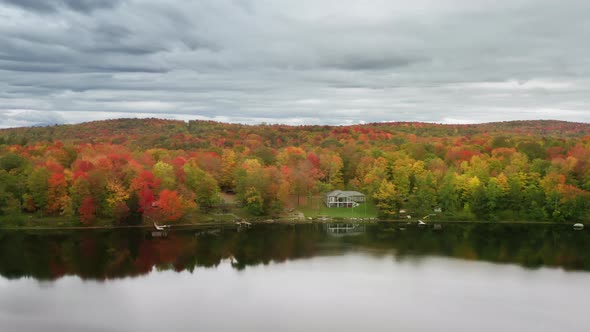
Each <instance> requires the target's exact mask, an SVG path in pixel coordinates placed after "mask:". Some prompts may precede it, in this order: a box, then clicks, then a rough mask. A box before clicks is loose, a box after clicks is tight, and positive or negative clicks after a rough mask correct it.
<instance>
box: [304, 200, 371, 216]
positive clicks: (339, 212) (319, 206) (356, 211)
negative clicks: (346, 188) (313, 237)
mask: <svg viewBox="0 0 590 332" xmlns="http://www.w3.org/2000/svg"><path fill="white" fill-rule="evenodd" d="M297 210H299V211H301V212H303V214H305V217H312V218H313V217H317V216H329V217H332V218H375V217H377V215H378V210H377V207H376V206H375V204H374V203H373V202H372V201H370V200H369V201H367V202H365V203H361V204H360V205H359V206H358V207H355V208H328V207H326V205H325V204H324V202H323V201H322V198H321V197H319V196H317V197H312V198H311V199H308V200H307V202H306V203H305V204H302V205H300V206H299V207H298V208H297Z"/></svg>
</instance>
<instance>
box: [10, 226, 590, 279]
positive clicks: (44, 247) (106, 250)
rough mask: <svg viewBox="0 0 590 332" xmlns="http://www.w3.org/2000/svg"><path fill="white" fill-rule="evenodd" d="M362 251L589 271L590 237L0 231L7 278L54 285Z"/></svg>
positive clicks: (552, 231) (451, 231) (376, 231)
mask: <svg viewBox="0 0 590 332" xmlns="http://www.w3.org/2000/svg"><path fill="white" fill-rule="evenodd" d="M350 251H362V252H366V253H370V254H371V255H374V256H384V255H386V254H389V253H391V252H393V253H394V254H395V256H396V257H397V258H408V257H420V256H424V255H437V256H448V257H456V258H461V259H468V260H483V261H490V262H499V263H515V264H519V265H522V266H526V267H530V268H536V267H541V266H553V267H562V268H564V269H568V270H586V271H588V270H590V255H587V253H588V252H589V251H590V235H589V233H588V232H587V231H586V230H584V231H573V230H572V229H571V227H570V226H569V225H506V224H468V225H465V224H453V225H445V227H444V229H442V230H440V229H435V228H433V227H426V228H419V227H417V226H415V225H404V227H403V230H402V229H400V227H399V225H392V224H377V225H357V224H332V225H319V224H313V225H298V226H292V225H258V226H253V227H252V228H250V229H247V230H242V231H240V232H238V231H237V230H236V229H222V228H216V229H199V230H195V229H193V230H171V231H168V233H167V234H166V236H154V235H153V234H152V232H151V231H144V230H116V231H76V232H66V231H56V232H45V231H43V232H42V231H30V232H21V231H19V232H17V231H0V275H2V276H3V277H5V278H8V279H14V278H21V277H33V278H36V279H40V280H54V279H58V278H61V277H63V276H66V275H76V276H79V277H81V278H83V279H95V280H105V279H110V278H121V277H132V276H138V275H142V274H146V273H149V272H150V271H152V270H153V269H154V268H156V269H158V270H174V271H189V272H193V271H194V270H195V269H197V268H201V267H214V266H218V265H219V264H220V263H221V262H222V261H223V260H227V261H230V262H231V266H232V267H233V268H234V269H238V270H241V269H244V268H246V267H247V266H252V265H258V264H268V263H269V262H284V261H286V260H292V259H299V258H306V257H314V256H324V255H333V254H335V253H336V254H338V253H343V252H350Z"/></svg>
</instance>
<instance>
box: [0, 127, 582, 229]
mask: <svg viewBox="0 0 590 332" xmlns="http://www.w3.org/2000/svg"><path fill="white" fill-rule="evenodd" d="M589 163H590V125H589V124H585V123H571V122H562V121H513V122H500V123H487V124H472V125H442V124H428V123H372V124H362V125H352V126H287V125H270V124H262V125H254V126H252V125H242V124H227V123H219V122H212V121H189V122H183V121H172V120H160V119H119V120H107V121H97V122H89V123H83V124H77V125H57V126H48V127H31V128H14V129H4V130H0V214H1V215H4V216H12V215H22V214H23V213H24V214H27V213H28V214H33V215H37V216H68V217H75V218H79V220H80V221H81V222H82V223H85V224H92V223H93V222H94V221H95V220H96V218H102V219H109V220H112V222H113V223H132V222H141V221H146V220H158V221H175V220H178V219H181V218H182V217H183V216H184V215H186V214H187V213H190V212H191V211H196V210H200V211H205V212H207V211H213V210H215V209H217V208H219V202H220V200H219V193H220V192H230V193H235V195H236V198H237V199H238V201H240V202H241V205H242V206H243V207H244V209H246V210H247V211H248V212H249V213H250V214H251V215H278V214H280V213H281V211H283V210H284V209H285V208H287V207H294V206H295V207H296V205H297V202H299V198H301V197H309V196H317V195H320V194H322V193H324V192H327V191H329V190H332V189H350V190H358V191H361V192H363V193H365V194H367V196H368V197H369V198H370V199H371V200H372V201H374V202H375V203H376V205H377V206H378V208H379V210H380V214H381V215H382V217H385V218H398V217H399V215H398V212H399V210H400V209H406V210H408V211H412V212H414V211H415V213H420V214H421V213H425V214H427V213H429V212H432V211H433V209H435V208H440V210H442V212H441V215H442V216H443V217H445V218H449V219H467V220H473V219H478V220H552V221H565V220H587V219H588V218H589V217H590V213H589V212H590V195H589V191H590V165H589Z"/></svg>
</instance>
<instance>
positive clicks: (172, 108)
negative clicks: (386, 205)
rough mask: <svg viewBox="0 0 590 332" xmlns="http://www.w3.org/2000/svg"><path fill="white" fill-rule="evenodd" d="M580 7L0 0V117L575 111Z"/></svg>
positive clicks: (584, 108) (313, 119)
mask: <svg viewBox="0 0 590 332" xmlns="http://www.w3.org/2000/svg"><path fill="white" fill-rule="evenodd" d="M589 11H590V3H588V2H587V1H585V0H571V1H568V2H567V3H565V4H564V3H563V2H560V1H557V0H514V1H510V2H508V1H505V2H504V1H502V2H498V1H492V0H414V1H412V2H411V3H408V2H407V1H401V0H399V1H389V0H381V1H378V0H376V1H375V2H371V5H366V4H365V3H364V2H362V1H352V0H350V1H343V2H338V5H336V4H335V3H334V2H332V1H329V0H305V1H300V0H297V1H296V0H285V1H273V0H251V1H231V0H202V1H195V2H186V1H181V0H170V1H156V0H143V1H139V0H127V1H73V0H71V1H66V0H61V1H39V2H37V1H16V0H4V1H2V0H0V77H2V79H1V80H0V112H1V113H2V118H1V119H0V127H10V126H18V125H26V124H27V123H33V124H37V122H35V121H33V120H35V118H39V119H42V121H40V122H39V123H52V122H53V121H56V122H66V123H71V122H80V121H86V120H94V119H105V118H112V117H130V116H137V117H145V116H160V117H168V118H175V119H214V120H220V121H229V122H246V123H256V122H263V121H264V122H271V123H275V122H281V123H291V124H301V123H309V124H324V123H325V124H348V123H358V122H361V121H363V122H373V121H375V122H377V121H430V122H484V121H501V120H510V119H563V120H571V121H585V122H590V112H589V106H590V60H589V59H590V46H588V43H587V42H586V35H587V34H588V32H590V23H588V20H587V18H586V13H587V12H589ZM22 114H24V115H22ZM31 114H33V115H34V114H39V115H40V114H48V115H47V116H48V118H46V119H45V118H43V117H41V116H29V115H31ZM56 114H57V116H56ZM27 119H28V120H27ZM29 120H31V121H29ZM53 123H54V122H53Z"/></svg>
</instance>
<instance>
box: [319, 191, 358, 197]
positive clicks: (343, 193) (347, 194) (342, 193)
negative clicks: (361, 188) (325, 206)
mask: <svg viewBox="0 0 590 332" xmlns="http://www.w3.org/2000/svg"><path fill="white" fill-rule="evenodd" d="M326 195H327V196H336V197H351V196H365V194H363V193H360V192H358V191H350V190H332V191H330V192H329V193H327V194H326Z"/></svg>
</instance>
